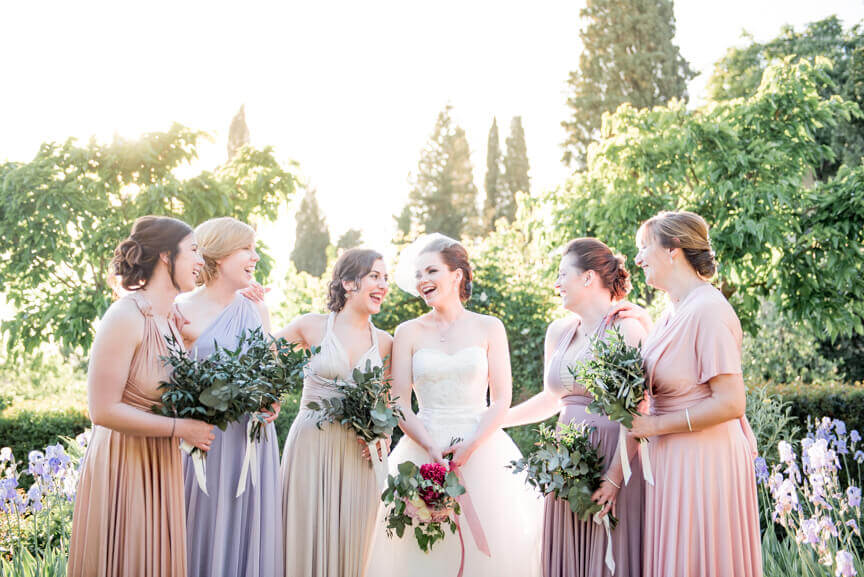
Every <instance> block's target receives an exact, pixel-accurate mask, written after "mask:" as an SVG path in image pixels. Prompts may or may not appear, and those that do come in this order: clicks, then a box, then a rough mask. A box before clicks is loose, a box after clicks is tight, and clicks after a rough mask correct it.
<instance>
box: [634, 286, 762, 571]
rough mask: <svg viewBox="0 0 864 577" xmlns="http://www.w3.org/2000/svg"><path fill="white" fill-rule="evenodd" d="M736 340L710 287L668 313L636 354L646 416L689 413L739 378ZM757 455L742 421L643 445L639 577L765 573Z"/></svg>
mask: <svg viewBox="0 0 864 577" xmlns="http://www.w3.org/2000/svg"><path fill="white" fill-rule="evenodd" d="M741 337H742V335H741V325H740V323H739V322H738V317H737V316H736V315H735V312H734V311H733V310H732V307H731V306H730V305H729V303H728V302H727V301H726V299H725V298H724V297H723V295H722V294H721V293H720V291H718V290H717V289H715V288H714V287H712V286H711V285H709V284H707V283H706V284H705V285H703V286H699V287H697V288H696V289H694V290H693V291H691V292H690V294H688V295H687V296H686V297H685V298H684V299H683V300H682V301H681V302H680V303H679V304H678V307H677V308H676V310H675V311H674V312H672V311H667V313H666V314H665V315H664V316H663V318H662V319H661V320H660V322H659V323H658V324H657V326H656V327H655V328H654V330H653V331H652V332H651V334H650V335H649V336H648V339H647V340H646V343H645V347H644V350H643V354H644V357H645V366H646V369H647V371H648V374H649V377H650V379H651V381H650V382H651V389H652V399H651V401H652V403H651V412H652V414H655V415H662V414H666V413H672V412H676V411H683V410H684V409H685V408H687V407H692V406H693V405H695V404H697V403H699V402H700V401H702V400H704V399H706V398H708V397H709V396H710V395H711V387H710V386H709V385H708V381H709V380H710V379H712V378H713V377H716V376H718V375H724V374H740V373H741ZM755 449H756V444H755V439H754V438H753V435H752V431H751V430H750V427H749V425H748V424H747V421H746V419H744V418H742V419H733V420H730V421H726V422H723V423H720V424H718V425H714V426H713V427H708V428H707V429H704V430H702V431H697V432H693V433H691V432H686V433H675V434H670V435H661V436H658V437H652V438H651V439H650V442H649V443H648V450H649V452H650V456H651V464H652V466H653V469H654V479H655V485H654V486H653V487H652V486H651V485H646V487H645V532H644V535H645V537H644V539H645V544H644V552H645V562H644V571H645V576H646V577H691V576H695V575H699V576H700V577H753V576H758V575H761V574H762V555H761V548H760V536H759V512H758V505H757V499H756V478H755V474H754V468H753V458H754V454H755Z"/></svg>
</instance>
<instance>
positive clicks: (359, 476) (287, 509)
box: [274, 249, 393, 577]
mask: <svg viewBox="0 0 864 577" xmlns="http://www.w3.org/2000/svg"><path fill="white" fill-rule="evenodd" d="M329 291H330V292H329V296H328V302H327V308H329V309H330V313H329V314H323V315H322V314H307V315H304V316H302V317H300V318H298V319H296V320H294V321H293V322H291V324H289V325H288V326H287V327H285V328H284V329H282V330H281V331H279V332H277V333H276V334H275V335H274V336H276V337H285V338H287V339H288V340H289V341H291V342H294V343H299V344H301V345H302V346H304V347H307V348H309V347H320V351H319V352H318V353H317V354H316V355H314V356H313V357H312V359H311V361H310V362H309V364H308V366H307V367H306V373H305V378H304V382H303V397H302V399H301V400H300V412H299V414H298V415H297V418H296V419H295V420H294V423H293V425H291V431H290V432H289V433H288V439H287V440H286V441H285V451H284V453H283V455H282V477H283V479H282V483H283V485H282V520H283V523H284V534H285V548H284V552H285V556H284V559H285V576H286V577H361V576H362V575H364V567H365V565H366V561H367V558H368V556H369V548H370V546H371V542H372V535H373V532H374V525H375V523H374V522H375V515H376V512H377V509H378V501H379V499H378V497H379V495H378V490H377V487H376V483H375V474H374V472H373V470H372V465H371V463H370V462H369V460H368V458H366V457H365V456H364V455H363V450H362V448H361V445H360V443H358V442H357V440H358V437H357V436H356V435H355V434H354V433H353V432H352V431H350V430H348V429H346V428H344V427H342V426H340V425H339V424H335V423H331V424H327V425H324V426H323V428H321V429H319V428H318V426H317V421H318V413H316V412H313V411H311V410H310V409H308V408H307V404H308V403H309V402H312V401H318V400H320V399H322V398H325V397H332V396H334V395H336V394H338V393H337V392H336V390H335V381H336V380H339V381H343V382H351V381H352V376H351V375H352V373H353V371H354V369H355V368H362V367H365V365H366V362H367V361H371V362H372V365H373V366H380V365H381V364H382V363H383V359H385V358H387V357H388V356H389V355H390V348H391V345H392V342H393V340H392V338H391V337H390V335H388V334H387V333H385V332H384V331H381V330H378V329H376V328H375V326H374V325H373V324H372V321H371V319H370V317H371V316H372V315H374V314H375V313H377V312H378V311H380V310H381V303H382V301H383V300H384V297H385V295H386V294H387V291H388V286H387V269H386V266H385V264H384V260H383V258H382V256H381V255H380V254H378V253H377V252H375V251H372V250H366V249H351V250H348V251H346V252H345V253H344V254H343V255H342V256H341V257H339V260H337V261H336V265H335V267H334V269H333V278H332V280H331V281H330V289H329Z"/></svg>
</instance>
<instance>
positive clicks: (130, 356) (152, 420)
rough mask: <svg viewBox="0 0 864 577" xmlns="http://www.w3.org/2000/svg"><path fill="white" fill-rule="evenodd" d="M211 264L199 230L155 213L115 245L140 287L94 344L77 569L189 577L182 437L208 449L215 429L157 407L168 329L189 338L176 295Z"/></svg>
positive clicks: (76, 518)
mask: <svg viewBox="0 0 864 577" xmlns="http://www.w3.org/2000/svg"><path fill="white" fill-rule="evenodd" d="M201 265H202V261H201V257H200V256H198V248H197V245H196V243H195V238H194V235H193V234H192V229H191V228H190V227H189V225H187V224H186V223H184V222H181V221H179V220H175V219H173V218H165V217H156V216H145V217H142V218H139V219H138V220H136V221H135V224H134V226H133V227H132V233H131V234H130V235H129V237H128V238H127V239H126V240H124V241H123V242H121V243H120V245H119V246H118V247H117V249H116V250H115V251H114V260H113V266H114V271H115V272H116V273H117V275H119V276H120V279H121V281H122V286H123V288H125V289H126V290H128V291H131V292H130V294H128V295H126V296H124V297H123V298H121V299H120V300H118V301H117V302H115V303H114V304H112V305H111V307H109V309H108V312H107V313H105V316H104V317H103V318H102V321H101V322H100V323H99V328H98V330H97V331H96V339H95V340H94V342H93V348H92V349H91V351H90V367H89V369H88V374H87V399H88V403H89V410H90V418H91V419H92V420H93V436H92V439H91V441H90V446H89V447H88V449H87V453H86V455H85V456H84V461H83V463H82V466H81V477H80V479H79V481H78V494H77V498H76V499H75V509H74V513H73V517H72V540H71V543H70V544H69V563H68V567H67V575H68V576H69V577H118V576H119V577H127V576H135V577H183V576H185V575H186V525H185V522H184V518H183V514H184V513H183V474H182V468H181V460H180V450H179V449H178V440H177V438H176V437H182V438H184V439H185V440H186V441H188V442H190V443H191V444H193V445H195V446H196V447H198V448H200V449H203V450H205V451H206V450H208V449H209V448H210V446H211V443H212V442H213V439H214V435H213V433H212V429H213V427H212V426H210V425H208V424H206V423H202V422H201V421H197V420H193V419H172V418H170V417H162V416H158V415H155V414H153V413H152V412H151V407H152V406H153V404H154V403H157V402H158V401H159V397H160V391H159V390H158V387H159V382H160V381H161V380H164V379H165V378H166V376H167V375H166V369H165V367H164V365H163V363H162V361H161V360H160V359H159V357H160V356H161V355H166V354H168V350H167V344H166V340H165V338H166V336H173V337H174V338H176V339H178V340H179V339H180V331H179V330H178V328H177V326H176V324H175V318H174V317H175V309H174V307H173V302H174V297H176V296H177V294H178V293H180V292H184V291H189V290H192V289H193V288H194V287H195V277H196V275H197V274H198V271H199V269H200V267H201Z"/></svg>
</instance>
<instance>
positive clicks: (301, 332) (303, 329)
mask: <svg viewBox="0 0 864 577" xmlns="http://www.w3.org/2000/svg"><path fill="white" fill-rule="evenodd" d="M312 318H313V315H312V314H305V315H301V316H299V317H297V318H296V319H294V320H293V321H291V322H290V323H288V325H287V326H285V327H283V328H281V329H279V330H277V331H276V332H274V333H273V338H276V339H285V340H287V341H288V342H289V343H294V344H298V345H300V346H302V347H304V348H307V349H308V348H309V346H310V344H309V341H308V340H307V338H306V333H307V332H308V328H309V325H310V323H311V320H312Z"/></svg>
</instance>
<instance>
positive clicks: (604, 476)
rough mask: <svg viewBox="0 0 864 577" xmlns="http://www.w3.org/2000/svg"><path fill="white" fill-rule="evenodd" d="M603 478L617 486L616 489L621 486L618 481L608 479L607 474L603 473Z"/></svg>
mask: <svg viewBox="0 0 864 577" xmlns="http://www.w3.org/2000/svg"><path fill="white" fill-rule="evenodd" d="M603 478H604V479H606V480H607V481H609V482H610V483H612V484H613V485H615V487H616V488H618V489H620V488H621V485H619V484H618V483H616V482H615V481H613V480H612V479H610V478H609V475H603Z"/></svg>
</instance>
